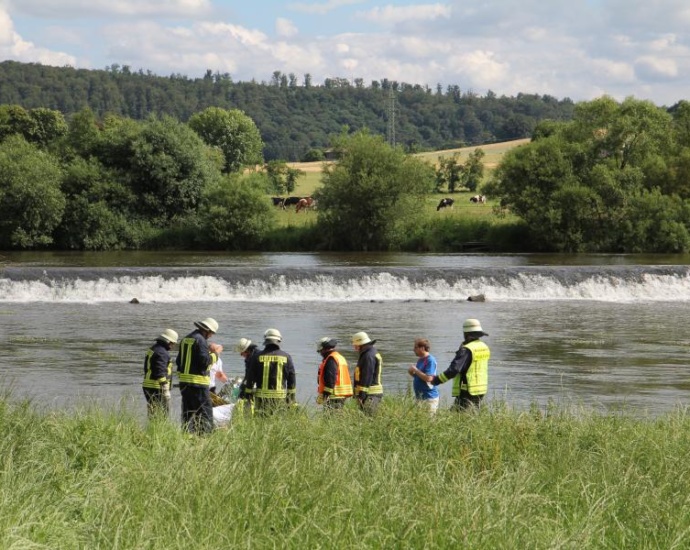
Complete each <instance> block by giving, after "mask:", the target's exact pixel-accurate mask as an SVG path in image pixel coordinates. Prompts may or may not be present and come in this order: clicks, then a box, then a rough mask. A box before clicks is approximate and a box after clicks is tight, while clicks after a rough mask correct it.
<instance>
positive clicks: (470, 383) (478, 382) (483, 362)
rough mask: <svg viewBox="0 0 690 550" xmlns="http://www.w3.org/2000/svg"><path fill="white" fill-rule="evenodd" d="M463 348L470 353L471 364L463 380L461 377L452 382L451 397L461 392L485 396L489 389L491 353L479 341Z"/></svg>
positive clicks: (469, 343) (487, 347)
mask: <svg viewBox="0 0 690 550" xmlns="http://www.w3.org/2000/svg"><path fill="white" fill-rule="evenodd" d="M463 347H465V348H467V349H469V350H470V351H471V352H472V363H471V364H470V368H469V369H468V370H467V374H466V375H465V379H466V380H467V382H465V381H464V380H462V376H456V377H455V379H454V380H453V397H457V396H459V395H460V392H461V391H466V392H468V393H469V394H470V395H486V392H487V390H488V387H489V357H490V356H491V352H490V351H489V346H487V345H486V344H485V343H484V342H482V341H481V340H473V341H472V342H468V343H467V344H463Z"/></svg>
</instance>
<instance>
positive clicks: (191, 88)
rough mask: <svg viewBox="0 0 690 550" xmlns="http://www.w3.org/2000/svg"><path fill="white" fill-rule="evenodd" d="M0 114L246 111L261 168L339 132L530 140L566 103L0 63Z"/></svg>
mask: <svg viewBox="0 0 690 550" xmlns="http://www.w3.org/2000/svg"><path fill="white" fill-rule="evenodd" d="M0 104H4V105H20V106H22V107H24V108H25V109H36V108H48V109H54V110H57V111H60V112H61V113H63V114H64V115H65V116H66V117H67V118H69V116H70V115H72V114H74V113H77V112H79V111H81V110H82V109H84V108H87V107H88V108H89V109H90V110H91V111H93V112H94V113H95V114H96V115H97V116H98V117H99V118H102V117H104V116H106V115H108V114H112V115H117V116H121V117H127V118H130V119H134V120H144V119H146V118H147V117H148V116H149V115H151V114H156V115H158V116H162V115H169V116H172V117H173V118H175V119H177V120H180V121H182V122H186V121H188V120H189V119H190V118H191V117H192V116H193V115H194V114H195V113H198V112H200V111H203V110H204V109H206V108H208V107H212V106H213V107H220V108H223V109H239V110H241V111H244V112H245V113H246V114H247V115H248V116H249V117H250V118H251V119H252V120H253V121H254V122H255V124H256V126H257V127H258V129H259V131H260V133H261V137H262V139H263V142H264V150H263V156H264V158H265V159H266V160H274V159H281V160H286V161H295V160H304V159H305V157H306V158H308V155H309V153H310V152H313V151H314V150H316V151H319V150H320V151H323V150H324V149H326V148H328V147H329V146H330V144H331V139H332V137H333V136H334V135H337V134H340V133H341V131H342V129H343V127H348V128H349V129H350V130H351V131H353V130H359V129H362V128H368V129H369V130H370V131H371V132H373V133H374V134H379V135H384V136H387V138H388V139H389V141H391V142H395V143H397V144H399V145H402V146H403V147H404V148H405V150H406V151H408V152H420V151H432V150H439V149H450V148H455V147H461V146H463V145H478V144H484V143H492V142H498V141H507V140H512V139H518V138H525V137H529V136H531V134H532V132H533V130H534V128H535V127H536V125H537V124H538V123H539V122H540V121H542V120H545V119H549V120H555V121H567V120H570V119H571V118H572V115H573V109H574V103H573V101H571V100H570V99H567V98H566V99H562V100H559V99H556V98H554V97H551V96H548V95H541V96H540V95H534V94H518V95H517V96H515V97H506V96H497V95H496V94H495V93H493V92H491V91H488V92H487V93H486V95H484V96H480V95H478V94H476V93H474V92H473V91H472V90H461V89H460V88H459V87H458V86H447V87H446V88H443V87H442V86H441V85H436V86H435V87H434V88H430V87H429V86H422V85H419V84H407V83H404V82H396V81H390V80H388V79H385V78H384V79H381V80H380V81H372V82H370V83H365V82H364V81H363V80H362V79H359V78H355V79H353V80H349V79H345V78H329V79H326V80H325V81H324V82H323V83H322V84H317V83H314V82H312V78H311V76H310V75H309V74H305V75H303V76H302V77H301V78H298V77H297V76H295V75H294V74H287V75H286V74H283V73H282V72H281V71H275V72H274V73H273V75H272V76H271V77H270V79H269V81H267V82H261V83H259V82H255V81H251V82H234V81H233V80H232V77H231V75H229V74H220V73H213V72H212V71H210V70H209V71H207V72H206V74H205V75H204V76H203V77H202V78H188V77H187V76H184V75H181V74H173V75H170V76H169V77H163V76H157V75H155V74H153V73H151V72H150V71H147V72H145V71H143V70H139V71H133V70H132V69H131V68H130V67H128V66H126V65H125V66H119V65H112V66H111V67H109V68H107V69H105V70H86V69H74V68H72V67H48V66H44V65H39V64H34V63H19V62H15V61H4V62H2V63H0Z"/></svg>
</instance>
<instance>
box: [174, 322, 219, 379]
mask: <svg viewBox="0 0 690 550" xmlns="http://www.w3.org/2000/svg"><path fill="white" fill-rule="evenodd" d="M217 360H218V356H217V355H216V354H215V353H211V352H210V351H209V349H208V342H207V341H206V338H204V336H203V335H202V334H201V331H199V330H195V331H194V332H192V333H190V334H188V335H187V336H185V337H184V338H183V339H182V341H181V342H180V351H179V352H178V354H177V359H176V360H175V362H176V363H177V373H178V377H179V379H180V384H188V385H190V386H198V387H204V386H206V387H207V388H208V387H209V386H210V385H211V374H210V367H211V365H212V364H213V363H215V362H216V361H217Z"/></svg>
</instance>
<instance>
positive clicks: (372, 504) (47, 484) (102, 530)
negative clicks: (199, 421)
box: [0, 396, 690, 549]
mask: <svg viewBox="0 0 690 550" xmlns="http://www.w3.org/2000/svg"><path fill="white" fill-rule="evenodd" d="M349 405H352V404H349ZM447 406H448V404H447V403H444V404H443V410H441V411H439V413H438V415H437V416H436V417H434V418H432V417H429V416H428V414H427V413H426V412H424V411H422V410H419V409H418V408H417V407H416V406H415V404H414V402H413V401H411V400H409V399H408V398H405V397H402V396H401V397H386V398H385V399H384V402H383V403H382V406H381V409H380V411H379V414H378V415H377V417H375V418H369V417H365V416H363V415H361V413H359V411H357V410H356V409H354V408H353V407H350V406H348V407H347V408H346V410H345V411H343V414H341V415H331V416H328V415H324V414H323V413H322V412H321V411H316V410H314V409H311V408H301V409H298V410H294V411H290V412H288V413H285V415H283V416H275V417H272V418H265V419H261V418H251V417H246V418H245V417H241V416H238V417H237V418H235V419H233V422H232V424H231V425H230V426H229V427H227V428H221V429H218V430H216V431H215V432H214V433H212V434H211V435H209V436H206V437H197V436H192V435H188V434H184V433H182V432H181V431H180V429H179V426H177V425H176V424H175V423H173V422H169V421H165V420H161V421H156V422H153V423H151V424H148V425H147V424H146V423H145V420H144V419H141V418H135V417H133V416H132V414H131V413H130V412H127V411H126V410H125V407H124V406H123V407H122V410H119V411H107V410H101V409H99V408H97V407H95V406H94V407H92V408H88V407H85V408H83V409H80V410H77V412H73V413H69V414H68V413H66V412H55V411H53V412H48V411H40V410H38V409H37V408H36V407H35V406H34V405H32V404H31V403H30V402H16V401H13V400H11V399H9V398H8V397H5V398H4V399H2V400H0V432H1V437H0V456H1V457H2V468H1V469H0V500H1V502H2V511H3V512H2V514H0V541H2V544H1V545H0V546H2V548H7V549H13V548H60V549H81V548H109V549H129V548H132V549H140V548H147V549H175V548H185V549H197V548H198V549H206V548H253V549H257V548H259V549H260V548H348V547H357V548H481V549H483V548H486V549H496V548H506V549H508V548H511V549H512V548H668V549H671V548H688V546H690V527H688V526H690V475H689V474H690V465H689V463H688V461H687V458H686V457H687V449H688V447H689V446H690V415H689V414H688V413H689V411H688V409H685V408H683V409H677V410H675V411H674V412H672V413H669V414H665V415H663V416H660V417H639V416H636V415H634V414H630V415H627V414H625V413H620V414H610V415H605V414H601V413H597V412H593V411H592V410H587V409H581V408H578V407H576V406H573V407H568V406H565V405H563V406H560V405H558V406H557V405H549V406H546V407H539V406H537V405H534V406H532V407H531V408H530V409H528V410H523V411H516V410H511V409H510V408H509V407H508V406H507V405H506V404H505V403H503V402H501V401H493V402H490V403H489V404H488V405H487V406H485V407H484V408H483V409H482V410H481V411H480V412H478V413H464V414H458V413H452V412H450V411H449V410H447Z"/></svg>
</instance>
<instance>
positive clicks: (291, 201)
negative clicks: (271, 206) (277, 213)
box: [283, 197, 302, 206]
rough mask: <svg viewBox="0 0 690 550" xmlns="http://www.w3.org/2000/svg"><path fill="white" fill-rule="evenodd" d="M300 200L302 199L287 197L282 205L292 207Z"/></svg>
mask: <svg viewBox="0 0 690 550" xmlns="http://www.w3.org/2000/svg"><path fill="white" fill-rule="evenodd" d="M301 199H302V197H288V198H287V199H285V202H284V203H283V205H285V206H294V205H296V204H297V203H298V202H299V201H300V200H301Z"/></svg>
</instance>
